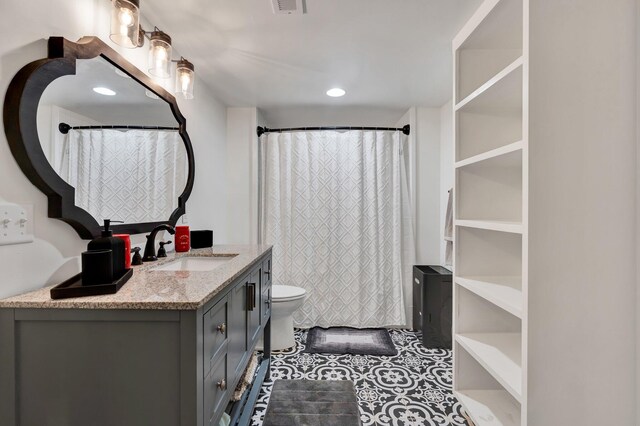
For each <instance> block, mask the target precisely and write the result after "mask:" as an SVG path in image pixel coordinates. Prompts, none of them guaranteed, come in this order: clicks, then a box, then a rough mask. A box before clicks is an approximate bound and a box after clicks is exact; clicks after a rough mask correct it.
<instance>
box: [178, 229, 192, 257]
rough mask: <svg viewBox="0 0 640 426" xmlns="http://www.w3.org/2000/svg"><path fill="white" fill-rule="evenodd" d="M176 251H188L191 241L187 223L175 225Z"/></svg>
mask: <svg viewBox="0 0 640 426" xmlns="http://www.w3.org/2000/svg"><path fill="white" fill-rule="evenodd" d="M175 248H176V251H177V252H185V251H189V249H190V248H191V242H190V241H189V227H188V226H187V225H179V226H176V245H175Z"/></svg>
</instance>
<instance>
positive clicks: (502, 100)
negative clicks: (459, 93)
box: [455, 56, 523, 111]
mask: <svg viewBox="0 0 640 426" xmlns="http://www.w3.org/2000/svg"><path fill="white" fill-rule="evenodd" d="M522 64H523V59H522V56H521V57H519V58H518V59H516V60H515V61H513V62H512V63H511V64H509V65H508V66H507V67H506V68H505V69H503V70H502V71H500V72H499V73H498V74H496V75H495V76H494V77H493V78H491V79H490V80H489V81H487V82H486V83H485V84H483V85H482V86H480V87H479V88H478V89H477V90H475V91H474V92H473V93H471V94H470V95H469V96H467V97H466V98H464V99H463V100H462V101H461V102H459V103H458V104H456V106H455V111H461V110H463V109H465V108H466V109H468V110H478V109H482V108H514V109H515V108H519V109H521V108H522Z"/></svg>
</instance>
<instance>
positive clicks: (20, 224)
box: [0, 203, 33, 245]
mask: <svg viewBox="0 0 640 426" xmlns="http://www.w3.org/2000/svg"><path fill="white" fill-rule="evenodd" d="M31 242H33V205H31V204H27V205H25V206H19V205H18V204H13V203H4V204H0V245H10V244H24V243H31Z"/></svg>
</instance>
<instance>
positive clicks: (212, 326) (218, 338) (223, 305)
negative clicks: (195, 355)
mask: <svg viewBox="0 0 640 426" xmlns="http://www.w3.org/2000/svg"><path fill="white" fill-rule="evenodd" d="M228 315H229V298H228V297H224V298H223V299H222V300H220V301H219V302H217V303H216V304H215V305H214V306H213V307H212V308H211V309H209V310H208V311H207V312H206V313H205V314H204V318H203V331H204V372H205V374H207V373H209V371H210V370H211V368H212V367H213V364H214V363H215V362H216V359H217V358H218V357H219V356H220V354H221V353H224V351H225V350H226V349H227V346H226V345H227V344H228V340H229V339H228V338H227V337H228V322H229V319H228Z"/></svg>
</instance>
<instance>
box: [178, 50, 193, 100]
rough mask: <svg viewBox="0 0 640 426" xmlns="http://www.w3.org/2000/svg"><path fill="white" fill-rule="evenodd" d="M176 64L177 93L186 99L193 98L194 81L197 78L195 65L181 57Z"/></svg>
mask: <svg viewBox="0 0 640 426" xmlns="http://www.w3.org/2000/svg"><path fill="white" fill-rule="evenodd" d="M177 62H178V65H177V66H176V95H182V97H183V98H185V99H193V83H194V80H195V67H194V66H193V64H192V63H191V62H189V61H187V60H186V59H185V58H180V60H179V61H177Z"/></svg>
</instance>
